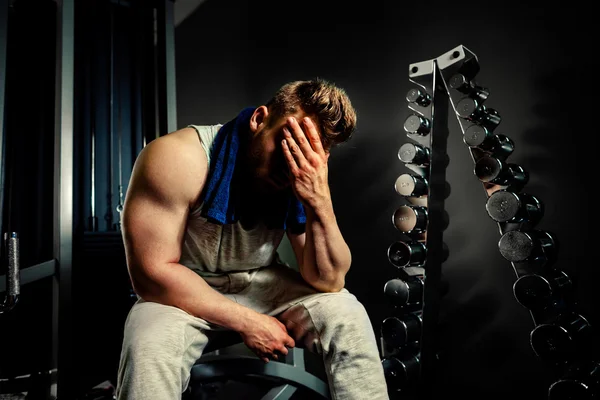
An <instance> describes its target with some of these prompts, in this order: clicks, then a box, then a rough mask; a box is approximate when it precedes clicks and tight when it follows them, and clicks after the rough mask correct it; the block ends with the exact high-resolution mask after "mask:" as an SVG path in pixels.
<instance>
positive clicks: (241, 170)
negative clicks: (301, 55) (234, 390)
mask: <svg viewBox="0 0 600 400" xmlns="http://www.w3.org/2000/svg"><path fill="white" fill-rule="evenodd" d="M355 125H356V114H355V111H354V109H353V107H352V105H351V103H350V100H349V99H348V97H347V95H346V93H345V92H344V90H343V89H341V88H339V87H337V86H335V85H334V84H332V83H330V82H327V81H324V80H321V79H316V80H312V81H296V82H291V83H288V84H286V85H284V86H282V87H281V88H280V89H279V90H278V91H277V93H275V95H274V96H273V98H272V99H271V100H269V101H268V102H267V103H266V104H265V105H261V106H260V107H256V108H246V109H244V110H242V111H241V112H240V113H239V114H238V115H237V116H236V117H235V118H234V119H232V120H231V121H229V122H228V123H226V124H224V125H213V126H196V125H190V126H189V127H186V128H184V129H181V130H178V131H175V132H172V133H169V134H168V135H165V136H163V137H160V138H158V139H156V140H154V141H152V142H151V143H149V144H148V145H147V146H146V147H145V148H144V149H143V150H142V152H141V153H140V154H139V156H138V158H137V160H136V162H135V165H134V168H133V173H132V177H131V181H130V184H129V189H128V191H127V196H126V199H125V205H124V210H123V215H122V227H123V238H124V241H125V249H126V256H127V266H128V270H129V276H130V277H131V282H132V284H133V287H134V289H135V292H136V293H137V295H138V301H137V302H136V304H135V305H134V306H133V308H132V309H131V310H130V312H129V315H128V317H127V321H126V323H125V331H124V339H123V347H122V350H121V360H120V366H119V372H118V382H117V395H118V398H119V399H120V400H123V399H134V400H155V399H156V400H173V399H180V398H181V395H182V392H183V391H185V389H186V388H187V386H188V383H189V377H190V370H191V368H192V366H193V364H194V362H195V361H196V360H197V359H198V358H199V357H200V356H201V355H202V351H203V349H204V347H205V346H206V344H207V342H208V340H209V338H210V337H211V335H212V334H214V333H215V332H218V331H219V330H221V331H222V330H234V331H237V332H239V334H240V335H241V337H242V339H243V341H244V343H245V344H246V345H247V346H248V348H250V349H251V350H252V351H253V352H254V353H256V355H257V356H258V357H260V358H261V359H263V360H264V362H269V359H277V354H278V353H280V354H287V352H288V348H290V347H294V346H301V347H304V348H306V349H307V350H309V351H312V352H315V353H318V354H320V355H322V358H323V362H324V364H325V370H326V373H327V377H328V381H329V387H330V391H331V395H332V398H333V399H339V400H341V399H357V400H359V399H360V400H365V399H368V400H377V399H388V394H387V387H386V383H385V378H384V374H383V367H382V365H381V361H380V358H379V354H378V350H377V344H376V339H375V335H374V332H373V328H372V325H371V324H370V320H369V318H368V315H367V313H366V311H365V309H364V307H363V305H362V304H361V303H360V302H359V301H358V300H357V299H356V297H355V296H354V295H353V294H351V293H350V292H349V291H348V290H347V289H345V288H344V284H345V275H346V273H347V272H348V270H349V268H350V263H351V255H350V250H349V248H348V245H347V244H346V242H345V241H344V238H343V237H342V234H341V232H340V229H339V227H338V225H337V222H336V217H335V214H334V210H333V206H332V201H331V195H330V192H329V187H328V169H327V162H328V159H329V154H330V150H331V149H332V148H333V147H334V146H335V145H336V144H339V143H341V142H344V141H346V140H348V139H349V138H350V136H351V134H352V132H353V131H354V129H355ZM284 234H287V235H288V238H289V240H290V243H291V244H292V247H293V249H294V253H295V256H296V259H297V263H298V268H299V272H297V271H296V270H294V269H292V268H290V267H289V266H288V265H286V264H285V263H283V262H281V261H280V259H279V257H278V254H277V248H278V246H279V244H280V243H281V240H282V239H283V235H284Z"/></svg>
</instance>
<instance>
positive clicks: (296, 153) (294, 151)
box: [283, 127, 312, 167]
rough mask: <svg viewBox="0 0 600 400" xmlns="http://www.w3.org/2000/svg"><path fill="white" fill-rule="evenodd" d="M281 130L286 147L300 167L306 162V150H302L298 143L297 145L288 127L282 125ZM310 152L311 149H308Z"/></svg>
mask: <svg viewBox="0 0 600 400" xmlns="http://www.w3.org/2000/svg"><path fill="white" fill-rule="evenodd" d="M283 131H284V132H285V141H286V145H287V148H288V149H289V150H290V154H291V155H292V156H293V158H294V160H295V161H296V164H297V165H298V166H299V167H302V165H303V164H304V163H305V162H306V155H305V153H306V150H303V149H302V148H301V147H300V145H298V142H297V141H296V139H294V138H293V137H292V135H291V134H290V131H289V129H288V128H285V127H284V128H283ZM305 141H306V140H305ZM310 152H311V153H312V149H311V150H310ZM311 153H306V154H311Z"/></svg>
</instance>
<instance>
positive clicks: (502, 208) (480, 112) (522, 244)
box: [381, 45, 600, 400]
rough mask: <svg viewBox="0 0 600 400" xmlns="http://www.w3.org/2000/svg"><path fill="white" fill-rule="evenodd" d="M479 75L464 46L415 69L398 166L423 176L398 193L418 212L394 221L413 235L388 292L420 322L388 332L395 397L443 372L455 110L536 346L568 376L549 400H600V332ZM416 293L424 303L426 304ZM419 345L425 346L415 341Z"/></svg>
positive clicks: (391, 251) (402, 247) (387, 360)
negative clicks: (594, 344) (578, 298)
mask: <svg viewBox="0 0 600 400" xmlns="http://www.w3.org/2000/svg"><path fill="white" fill-rule="evenodd" d="M479 69H480V65H479V62H478V59H477V56H476V55H475V54H474V53H473V52H471V51H470V50H469V49H467V48H466V47H464V46H462V45H460V46H457V47H456V48H454V49H452V50H450V51H448V52H446V53H444V54H442V55H441V56H439V57H437V58H435V59H431V60H427V61H421V62H417V63H413V64H410V65H409V80H410V81H411V82H412V83H414V84H416V85H417V86H418V88H413V89H411V90H409V91H408V93H407V96H406V100H407V102H408V107H409V109H410V110H411V111H412V112H411V115H410V116H409V117H408V118H407V119H406V120H405V123H404V130H405V131H406V134H407V137H408V138H409V139H411V142H409V143H406V144H405V145H404V146H402V147H401V149H400V150H399V152H398V157H399V159H400V160H401V161H403V162H404V163H405V166H406V167H407V168H409V169H410V170H411V171H413V172H415V173H416V175H411V174H403V175H401V176H400V177H399V178H398V179H397V180H396V186H395V189H396V192H397V193H398V194H399V195H401V196H402V197H403V198H404V199H405V200H407V202H408V205H405V206H402V207H403V209H402V212H400V210H401V209H398V210H397V211H396V213H395V214H394V216H393V217H392V223H393V224H394V226H395V227H396V228H397V229H398V230H399V231H401V232H402V233H403V234H404V237H403V238H402V239H400V240H399V241H397V242H395V243H393V244H392V245H391V246H390V247H389V248H388V259H389V261H390V262H391V263H392V265H394V266H395V267H397V268H398V272H399V274H400V279H394V280H391V281H389V282H388V283H387V284H386V287H385V288H384V292H385V294H386V295H389V296H390V298H391V299H393V303H394V305H395V306H396V308H397V309H399V310H400V311H401V312H403V313H405V315H408V316H410V317H411V318H406V319H405V320H401V319H400V320H399V319H398V318H388V319H386V320H385V321H384V324H383V325H382V331H381V345H382V362H383V363H384V367H385V370H386V379H387V380H388V389H389V390H390V392H391V393H392V394H393V393H394V392H395V391H398V392H404V393H407V392H408V393H410V394H413V395H415V396H417V397H419V398H423V399H428V398H430V397H431V395H432V392H431V390H432V389H431V385H428V384H427V383H428V382H430V380H431V379H432V378H433V376H434V374H435V373H436V364H437V340H436V334H435V331H436V325H437V321H438V314H439V304H440V295H441V294H442V292H443V291H444V287H443V285H442V280H441V276H442V264H443V262H444V261H445V260H446V259H447V257H448V248H447V247H446V245H445V243H444V241H443V231H444V229H445V227H446V225H447V223H448V217H447V214H446V212H445V210H444V200H445V198H447V195H448V194H449V192H448V188H449V185H448V183H447V182H446V166H447V165H448V162H449V158H448V155H447V153H446V149H447V137H448V134H449V130H448V109H449V107H448V106H449V105H451V106H452V110H453V111H454V113H455V115H456V117H457V120H458V123H459V125H460V128H461V131H462V134H463V141H464V143H465V144H466V145H467V146H468V147H469V152H470V155H471V158H472V160H473V163H474V174H475V175H476V176H477V178H478V179H479V180H480V181H481V182H482V184H483V188H484V192H485V194H486V198H487V201H486V204H485V206H486V211H487V213H488V215H489V216H490V218H491V219H492V220H494V221H495V222H497V226H498V230H499V233H500V236H501V237H500V240H499V241H498V247H499V251H500V253H501V254H502V256H503V257H504V258H505V259H506V260H507V261H509V262H510V264H511V266H512V268H513V271H514V273H515V275H516V278H517V279H516V281H515V283H514V285H513V293H514V296H515V298H516V300H517V301H518V302H519V303H520V304H521V305H522V306H524V307H525V308H526V309H528V310H529V312H530V315H531V318H532V321H533V325H534V329H533V330H532V331H531V334H530V344H531V347H532V349H533V351H534V353H535V354H536V355H537V356H538V357H540V359H542V361H543V362H545V363H547V364H548V365H549V366H551V367H552V368H553V371H555V373H556V375H557V377H558V379H557V380H556V382H555V383H554V384H552V385H551V386H550V388H549V390H548V396H549V398H550V399H551V400H554V399H561V398H563V397H562V396H565V395H566V394H570V395H573V394H574V393H577V394H578V395H581V396H582V398H583V396H593V395H594V394H595V391H597V390H598V389H599V387H598V386H599V381H600V374H599V371H600V364H599V363H598V360H593V359H591V358H590V357H589V354H586V352H585V351H584V350H585V348H586V347H588V346H590V345H591V341H590V340H591V339H592V338H593V336H594V334H593V332H592V327H591V325H590V324H589V323H588V321H587V319H586V318H585V317H584V316H583V315H582V314H581V313H580V312H579V311H578V306H577V304H576V302H575V301H573V299H572V296H571V294H572V292H571V290H572V287H573V282H572V279H571V278H569V277H568V276H567V274H566V273H565V272H564V271H562V270H560V269H559V268H557V267H556V266H555V262H556V259H557V249H558V244H557V239H556V237H555V236H554V235H553V234H552V233H550V232H547V231H544V230H540V229H538V227H537V225H538V223H539V222H540V220H541V218H542V217H543V209H544V206H543V203H542V202H541V201H540V200H539V199H538V198H537V197H535V196H533V195H531V194H529V193H525V192H522V190H523V188H524V186H525V185H526V184H527V182H528V181H529V174H528V172H527V171H525V170H524V169H523V168H522V167H521V166H520V165H518V164H515V163H510V162H507V158H508V157H509V156H510V155H511V154H512V152H513V150H514V143H513V141H512V140H511V139H510V138H508V137H506V136H504V135H501V134H496V133H494V130H495V128H496V127H497V126H498V125H499V124H500V121H501V117H500V115H499V113H498V112H497V111H496V110H495V109H493V108H489V107H487V106H486V105H484V103H485V101H486V100H487V99H488V97H489V90H488V89H487V88H485V87H482V86H479V85H478V84H477V82H476V81H475V77H476V76H477V74H478V72H479ZM413 142H414V143H413ZM411 289H412V291H413V292H416V293H418V294H419V296H418V297H417V298H415V296H414V295H413V294H411V293H410V292H411ZM415 289H418V290H416V291H415ZM399 301H400V302H402V304H399V303H398V302H399ZM388 322H389V323H388ZM411 329H412V330H413V333H412V335H411V333H410V330H411ZM414 332H417V333H418V336H417V335H416V334H415V333H414ZM411 337H412V338H413V339H416V340H414V341H412V342H411V341H410V340H409V339H410V338H411ZM398 338H401V340H400V341H399V340H398ZM386 339H388V340H387V341H386ZM390 341H391V342H392V345H390V343H389V342H390ZM394 343H395V345H394ZM569 398H571V397H569ZM586 398H588V397H586Z"/></svg>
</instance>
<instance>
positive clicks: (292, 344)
mask: <svg viewBox="0 0 600 400" xmlns="http://www.w3.org/2000/svg"><path fill="white" fill-rule="evenodd" d="M285 345H286V346H287V347H296V342H294V339H292V337H291V336H288V337H287V340H286V342H285Z"/></svg>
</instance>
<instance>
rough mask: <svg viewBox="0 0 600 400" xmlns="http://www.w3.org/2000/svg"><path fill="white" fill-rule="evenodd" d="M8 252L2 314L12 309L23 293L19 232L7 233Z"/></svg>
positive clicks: (0, 305) (0, 306)
mask: <svg viewBox="0 0 600 400" xmlns="http://www.w3.org/2000/svg"><path fill="white" fill-rule="evenodd" d="M5 242H6V250H7V251H6V252H7V259H8V265H7V274H6V296H5V297H4V301H3V302H2V304H0V314H4V313H6V312H8V311H10V310H12V309H13V308H14V307H15V306H16V305H17V303H18V302H19V295H20V293H21V283H20V272H21V270H20V267H19V237H18V235H17V232H11V233H10V235H8V234H7V235H5Z"/></svg>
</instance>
